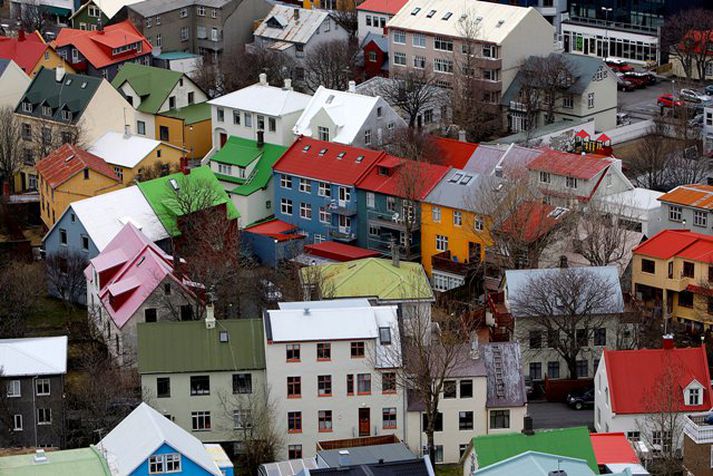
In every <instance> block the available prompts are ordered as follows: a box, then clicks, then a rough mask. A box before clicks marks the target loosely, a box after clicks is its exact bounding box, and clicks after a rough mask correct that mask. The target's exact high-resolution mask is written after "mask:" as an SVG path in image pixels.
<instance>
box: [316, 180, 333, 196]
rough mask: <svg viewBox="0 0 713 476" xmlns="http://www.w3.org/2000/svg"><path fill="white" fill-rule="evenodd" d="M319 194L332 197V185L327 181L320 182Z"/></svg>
mask: <svg viewBox="0 0 713 476" xmlns="http://www.w3.org/2000/svg"><path fill="white" fill-rule="evenodd" d="M317 195H319V196H320V197H331V196H332V189H331V187H330V185H329V184H328V183H326V182H319V189H318V190H317Z"/></svg>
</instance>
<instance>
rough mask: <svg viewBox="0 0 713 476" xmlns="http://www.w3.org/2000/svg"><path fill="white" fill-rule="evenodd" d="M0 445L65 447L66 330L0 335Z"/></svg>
mask: <svg viewBox="0 0 713 476" xmlns="http://www.w3.org/2000/svg"><path fill="white" fill-rule="evenodd" d="M0 355H2V357H0V366H1V367H2V376H1V378H0V383H2V385H3V410H2V411H3V418H2V420H0V430H2V431H0V443H2V446H3V447H6V448H7V447H25V448H27V447H34V448H46V447H59V448H62V447H64V444H65V411H64V410H65V409H64V376H65V375H66V373H67V336H61V337H35V338H24V339H2V340H0Z"/></svg>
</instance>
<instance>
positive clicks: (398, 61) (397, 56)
mask: <svg viewBox="0 0 713 476" xmlns="http://www.w3.org/2000/svg"><path fill="white" fill-rule="evenodd" d="M394 64H395V65H398V66H406V53H401V52H400V51H397V52H395V53H394Z"/></svg>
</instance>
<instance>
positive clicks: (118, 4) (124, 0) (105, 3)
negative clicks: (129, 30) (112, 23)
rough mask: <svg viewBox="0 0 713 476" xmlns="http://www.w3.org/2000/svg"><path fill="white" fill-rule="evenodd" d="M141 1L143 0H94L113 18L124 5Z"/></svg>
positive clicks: (105, 13)
mask: <svg viewBox="0 0 713 476" xmlns="http://www.w3.org/2000/svg"><path fill="white" fill-rule="evenodd" d="M141 1H143V0H94V4H95V5H96V6H97V7H99V9H100V10H101V11H102V12H104V15H106V16H107V17H108V18H109V19H110V20H111V19H112V18H113V17H114V15H116V14H117V13H119V10H121V9H122V8H123V7H125V6H127V5H133V4H134V3H139V2H141Z"/></svg>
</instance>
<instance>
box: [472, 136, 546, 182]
mask: <svg viewBox="0 0 713 476" xmlns="http://www.w3.org/2000/svg"><path fill="white" fill-rule="evenodd" d="M542 152H543V151H542V150H541V149H533V148H529V147H523V146H520V145H517V144H507V145H501V144H480V145H479V146H478V148H477V149H475V150H474V151H473V154H472V155H471V156H470V158H469V159H467V161H466V162H465V163H464V164H463V165H462V166H460V167H458V168H462V169H465V170H467V171H468V172H475V173H477V174H481V175H490V176H495V177H505V178H517V177H519V176H521V175H522V174H523V173H526V171H527V165H528V164H529V163H530V162H531V161H532V159H534V158H535V157H538V156H539V155H540V154H542Z"/></svg>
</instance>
